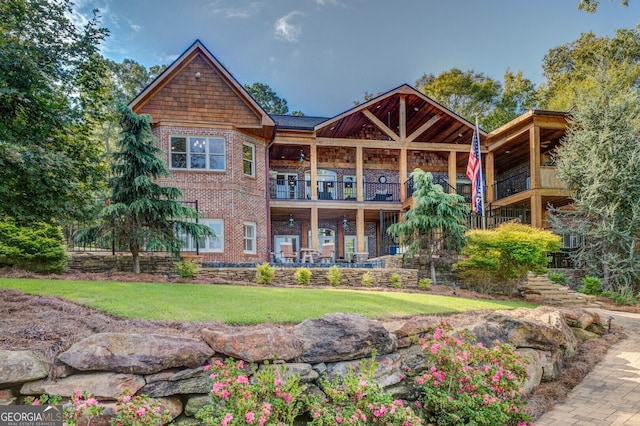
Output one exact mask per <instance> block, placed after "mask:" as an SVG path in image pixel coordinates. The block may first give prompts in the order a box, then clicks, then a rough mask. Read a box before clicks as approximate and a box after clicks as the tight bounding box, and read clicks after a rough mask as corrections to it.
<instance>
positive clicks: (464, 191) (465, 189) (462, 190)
mask: <svg viewBox="0 0 640 426" xmlns="http://www.w3.org/2000/svg"><path fill="white" fill-rule="evenodd" d="M433 183H435V184H437V185H440V186H442V188H443V189H444V190H445V192H447V193H449V194H452V193H456V194H458V195H462V196H463V197H464V200H465V202H467V203H470V202H471V184H470V183H457V184H456V188H454V187H453V186H451V185H449V181H448V180H447V178H446V177H444V176H440V175H436V176H434V177H433ZM404 185H405V189H406V191H407V198H411V197H412V196H413V192H414V190H415V188H414V183H413V176H411V177H410V178H409V179H407V181H406V182H405V183H404Z"/></svg>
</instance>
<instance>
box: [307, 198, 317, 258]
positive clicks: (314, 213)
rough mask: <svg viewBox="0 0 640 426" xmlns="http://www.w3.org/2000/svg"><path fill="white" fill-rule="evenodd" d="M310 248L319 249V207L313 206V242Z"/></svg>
mask: <svg viewBox="0 0 640 426" xmlns="http://www.w3.org/2000/svg"><path fill="white" fill-rule="evenodd" d="M309 247H310V248H313V249H316V250H317V249H318V208H317V207H311V244H310V245H309Z"/></svg>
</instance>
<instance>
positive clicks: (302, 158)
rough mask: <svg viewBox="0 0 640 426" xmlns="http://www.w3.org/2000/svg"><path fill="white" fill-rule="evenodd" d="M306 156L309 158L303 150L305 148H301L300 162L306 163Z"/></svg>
mask: <svg viewBox="0 0 640 426" xmlns="http://www.w3.org/2000/svg"><path fill="white" fill-rule="evenodd" d="M306 158H307V157H306V156H305V155H304V151H303V150H300V155H299V156H298V162H299V163H304V160H305V159H306Z"/></svg>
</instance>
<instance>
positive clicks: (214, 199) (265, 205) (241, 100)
mask: <svg viewBox="0 0 640 426" xmlns="http://www.w3.org/2000/svg"><path fill="white" fill-rule="evenodd" d="M130 106H131V108H132V109H133V110H134V111H135V112H136V113H146V114H150V115H151V117H152V129H153V132H154V134H155V136H156V137H157V138H158V140H159V144H160V147H161V149H162V151H163V153H164V160H165V161H166V162H167V164H168V165H169V169H170V171H171V176H170V177H168V178H164V179H162V181H161V183H163V184H168V185H172V186H176V187H178V188H180V189H181V190H182V192H183V194H184V199H185V200H191V201H195V200H197V203H198V204H197V205H198V211H199V212H200V214H201V216H202V219H201V221H202V222H203V223H206V224H207V225H209V226H210V227H211V228H212V229H213V230H214V232H215V233H216V235H218V238H217V239H210V240H208V241H205V242H204V243H203V244H198V245H197V246H196V244H195V242H194V241H188V242H187V243H188V244H187V247H186V250H195V249H196V248H197V249H198V250H199V252H200V253H201V254H203V255H204V257H205V260H207V261H213V262H232V263H245V262H250V263H254V262H263V261H268V260H272V259H273V258H278V257H279V256H280V250H279V247H280V244H282V243H292V245H293V248H294V251H296V252H297V251H299V249H300V248H314V249H318V248H319V247H321V246H322V244H323V243H334V244H335V260H342V261H345V262H346V261H351V260H353V259H354V258H356V257H357V258H358V259H362V258H367V257H377V256H380V255H384V254H389V253H393V252H394V251H395V249H396V244H397V242H395V241H393V240H392V239H391V238H390V237H389V236H388V235H387V234H386V229H387V227H388V226H389V225H390V224H392V223H395V222H397V221H398V220H399V219H400V217H401V214H402V212H403V211H406V210H407V209H409V208H411V205H412V201H413V200H412V198H411V195H412V182H411V179H410V174H411V171H412V170H414V169H415V168H421V169H423V170H426V171H429V172H431V173H432V174H433V176H434V178H435V180H436V182H438V183H441V184H442V185H443V186H444V187H445V188H446V189H447V190H448V191H450V192H458V193H460V194H462V195H465V196H467V197H469V196H470V193H471V186H470V182H469V180H468V178H467V177H466V175H465V172H466V165H467V161H468V155H469V148H470V143H471V138H472V135H473V132H474V124H473V123H471V122H469V121H467V120H465V119H464V118H462V117H460V116H458V115H457V114H455V113H454V112H453V111H450V110H448V109H447V108H445V107H443V106H442V105H440V104H438V103H437V102H435V101H433V100H432V99H430V98H428V97H427V96H425V95H423V94H422V93H420V92H419V91H417V90H415V89H414V88H412V87H410V86H409V85H406V84H405V85H401V86H399V87H397V88H395V89H393V90H390V91H389V92H387V93H385V94H383V95H380V96H378V97H376V98H374V99H372V100H370V101H368V102H366V103H363V104H361V105H358V106H356V107H354V108H351V109H349V110H347V111H345V112H343V113H341V114H339V115H337V116H335V117H330V118H325V117H294V116H281V115H272V116H270V115H269V114H267V113H266V112H265V111H264V110H263V109H262V108H261V107H260V106H259V105H258V104H257V103H256V101H255V100H254V99H253V98H252V97H251V96H250V95H249V94H248V93H247V92H246V91H245V89H244V88H243V87H242V85H241V84H240V83H239V82H238V81H236V80H235V78H234V77H233V76H232V75H231V74H230V73H229V72H228V71H227V70H226V69H225V68H224V66H222V65H221V63H220V62H219V61H218V60H217V59H216V58H215V57H214V56H213V55H212V54H211V52H209V50H207V48H206V47H205V46H204V45H203V44H202V43H201V42H200V41H196V42H195V43H194V44H193V45H191V46H190V47H189V48H188V49H187V50H186V51H185V52H184V53H183V54H182V55H181V56H180V57H179V58H178V59H177V60H176V61H175V62H174V63H173V64H171V66H169V67H168V68H167V69H166V70H165V71H164V72H163V73H162V74H161V75H160V76H158V78H156V80H154V81H153V82H152V83H151V84H150V85H149V86H148V87H147V88H145V89H144V90H143V91H142V92H141V93H140V94H139V95H138V96H136V98H135V99H133V100H132V101H131V103H130ZM565 127H566V117H565V115H564V114H561V113H554V112H546V111H531V112H530V113H527V114H525V115H523V116H522V117H520V118H518V119H516V120H514V121H512V122H511V123H508V124H506V125H505V126H503V127H501V128H500V129H497V130H496V131H494V132H492V133H490V134H487V133H485V132H483V131H480V132H479V133H480V141H481V146H482V149H481V151H482V155H483V163H484V169H485V175H486V183H487V195H486V201H487V210H489V211H490V218H489V221H490V222H491V223H498V222H500V221H501V220H508V219H512V218H514V217H519V218H520V219H521V220H523V221H524V222H525V223H531V224H533V225H535V226H539V227H542V226H544V225H545V223H544V221H545V209H546V206H547V203H551V204H555V205H560V204H562V203H565V202H566V201H567V193H566V191H565V190H564V188H562V186H561V184H560V183H559V182H558V181H557V179H555V173H554V167H553V165H549V164H547V161H548V160H549V158H550V157H549V154H550V153H551V152H552V151H553V149H554V148H555V147H556V146H557V144H558V143H559V139H560V138H561V137H562V135H563V134H564V129H565Z"/></svg>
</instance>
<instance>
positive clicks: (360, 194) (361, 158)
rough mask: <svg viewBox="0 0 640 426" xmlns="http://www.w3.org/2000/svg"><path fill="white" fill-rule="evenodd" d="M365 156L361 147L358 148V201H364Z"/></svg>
mask: <svg viewBox="0 0 640 426" xmlns="http://www.w3.org/2000/svg"><path fill="white" fill-rule="evenodd" d="M363 177H364V155H363V151H362V147H361V146H357V147H356V200H357V201H364V182H363V179H362V178H363Z"/></svg>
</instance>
